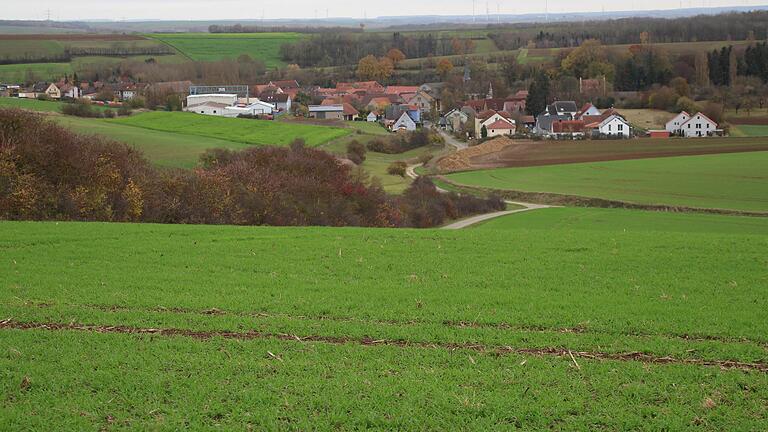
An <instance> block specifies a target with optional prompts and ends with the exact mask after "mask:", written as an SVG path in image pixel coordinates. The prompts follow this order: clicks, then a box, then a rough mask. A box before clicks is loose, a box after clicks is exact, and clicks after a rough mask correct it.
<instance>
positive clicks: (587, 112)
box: [575, 102, 602, 120]
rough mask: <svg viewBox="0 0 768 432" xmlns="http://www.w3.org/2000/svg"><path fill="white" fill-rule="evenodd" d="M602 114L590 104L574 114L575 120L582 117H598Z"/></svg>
mask: <svg viewBox="0 0 768 432" xmlns="http://www.w3.org/2000/svg"><path fill="white" fill-rule="evenodd" d="M600 114H602V113H601V112H600V110H599V109H597V107H596V106H594V105H592V104H591V103H589V102H587V103H586V104H584V106H582V107H581V109H580V110H579V112H577V113H576V116H575V118H576V120H581V118H582V117H584V116H599V115H600Z"/></svg>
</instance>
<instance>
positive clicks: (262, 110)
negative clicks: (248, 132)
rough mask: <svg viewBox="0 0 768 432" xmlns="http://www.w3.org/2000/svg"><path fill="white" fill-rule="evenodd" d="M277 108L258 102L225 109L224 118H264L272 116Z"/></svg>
mask: <svg viewBox="0 0 768 432" xmlns="http://www.w3.org/2000/svg"><path fill="white" fill-rule="evenodd" d="M274 111H275V106H274V105H272V104H270V103H266V102H264V101H260V100H256V101H255V102H251V103H250V104H248V105H245V106H239V105H238V106H228V107H226V108H224V114H223V115H224V117H238V116H241V115H248V116H264V115H271V114H273V113H274Z"/></svg>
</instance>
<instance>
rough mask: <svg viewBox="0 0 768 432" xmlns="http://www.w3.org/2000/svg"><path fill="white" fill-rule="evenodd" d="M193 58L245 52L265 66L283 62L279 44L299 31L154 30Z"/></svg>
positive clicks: (231, 56) (209, 58)
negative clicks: (171, 31) (223, 31)
mask: <svg viewBox="0 0 768 432" xmlns="http://www.w3.org/2000/svg"><path fill="white" fill-rule="evenodd" d="M151 37H152V38H154V39H157V40H160V41H162V42H164V43H166V44H168V45H170V46H172V47H173V48H175V49H176V50H178V51H179V52H181V53H183V54H184V55H185V56H187V57H189V58H190V59H192V60H200V61H212V60H222V59H226V58H228V59H233V60H234V59H237V58H238V57H239V56H240V55H242V54H247V55H249V56H251V58H253V59H257V60H261V61H263V62H264V63H265V64H266V65H267V67H270V68H274V67H278V66H284V65H285V63H284V62H283V61H282V58H281V56H280V47H281V46H282V45H284V44H288V43H293V42H296V41H297V40H298V39H299V38H301V37H302V36H301V35H300V34H298V33H233V34H227V33H169V34H153V35H151Z"/></svg>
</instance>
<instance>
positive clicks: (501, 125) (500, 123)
mask: <svg viewBox="0 0 768 432" xmlns="http://www.w3.org/2000/svg"><path fill="white" fill-rule="evenodd" d="M485 128H486V129H514V128H515V127H514V126H513V125H512V124H511V123H509V122H507V121H504V120H496V121H495V122H493V123H491V125H490V126H486V127H485Z"/></svg>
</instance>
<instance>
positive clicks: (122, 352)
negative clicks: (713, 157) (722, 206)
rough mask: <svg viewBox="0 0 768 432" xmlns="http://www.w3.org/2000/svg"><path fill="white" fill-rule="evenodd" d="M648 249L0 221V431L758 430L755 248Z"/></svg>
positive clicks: (759, 276)
mask: <svg viewBox="0 0 768 432" xmlns="http://www.w3.org/2000/svg"><path fill="white" fill-rule="evenodd" d="M656 215H657V214H656V213H650V214H649V215H648V216H646V217H645V218H646V221H647V223H648V224H654V223H655V222H654V217H655V216H656ZM660 217H665V216H664V215H662V216H660ZM694 217H695V216H689V218H690V219H689V223H691V224H695V223H696V219H694ZM739 219H740V218H739ZM708 223H710V222H708ZM678 225H679V224H678ZM657 226H659V227H661V228H662V230H661V231H658V232H650V231H644V230H634V229H629V230H626V231H623V230H620V229H616V228H615V227H605V229H593V230H574V229H571V228H570V227H567V226H565V227H557V226H539V227H537V226H535V224H534V225H531V226H527V227H526V225H525V224H523V225H522V226H519V227H515V226H510V227H506V228H504V229H502V230H499V229H491V230H483V229H475V230H468V231H460V232H442V231H435V230H425V231H416V230H375V229H373V230H372V229H333V228H326V229H322V228H293V229H283V228H265V227H207V226H160V225H130V224H125V225H124V224H98V223H85V224H82V223H58V224H56V223H11V222H3V223H0V230H2V232H3V233H4V235H3V236H2V239H0V247H2V248H3V250H4V254H5V255H6V256H7V257H8V260H7V262H5V263H3V266H5V267H6V269H7V271H4V272H0V286H2V289H0V316H2V317H3V318H2V319H1V320H0V334H2V337H1V338H0V350H2V352H3V353H4V354H3V355H2V356H0V368H2V370H3V371H4V377H5V378H4V379H3V381H2V384H0V391H1V392H2V393H3V395H4V400H5V404H4V410H3V413H2V418H3V423H4V424H6V425H8V427H9V428H11V429H14V430H21V429H34V428H37V427H38V426H42V425H45V427H46V428H53V429H83V428H91V427H94V426H98V427H101V426H103V427H105V428H110V427H112V426H110V425H119V426H120V427H124V428H137V429H155V428H170V429H176V428H184V425H190V424H195V425H201V426H210V427H214V426H218V427H224V428H238V426H242V425H251V426H252V427H253V428H254V429H268V428H274V429H321V430H326V429H338V427H339V425H340V424H341V425H345V426H347V427H349V428H366V427H367V428H372V427H376V428H380V429H452V428H456V427H461V428H465V429H472V430H491V429H500V428H501V429H503V428H506V427H508V426H514V425H515V424H518V425H521V427H522V425H525V426H527V427H530V428H533V429H551V428H553V427H556V428H562V429H567V430H573V429H579V430H580V429H594V428H596V427H599V428H601V429H606V430H626V429H663V428H671V429H676V430H677V429H686V428H688V427H690V425H691V424H694V423H695V424H706V425H707V426H708V428H711V429H713V430H763V429H765V428H766V425H768V417H767V414H766V411H765V409H764V402H765V400H767V399H768V358H767V356H766V352H765V348H764V346H765V344H766V343H768V339H766V335H767V334H768V327H767V326H768V317H766V312H765V311H766V310H768V303H766V302H767V301H768V300H767V297H766V296H765V295H763V294H764V292H763V291H764V286H765V280H764V278H765V263H764V258H765V252H766V250H768V235H766V234H764V233H763V234H761V233H759V232H749V231H748V230H744V231H743V232H739V231H738V230H734V231H732V232H725V231H717V232H708V233H704V232H677V231H676V230H671V231H663V228H664V224H657ZM660 232H663V233H662V234H661V235H660ZM543 239H546V241H542V240H543ZM105 251H109V253H105ZM659 263H665V265H663V266H660V265H659ZM381 305H386V307H381ZM39 406H46V407H47V408H48V409H45V410H35V415H30V410H31V409H32V408H31V407H39ZM114 427H117V426H114Z"/></svg>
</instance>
